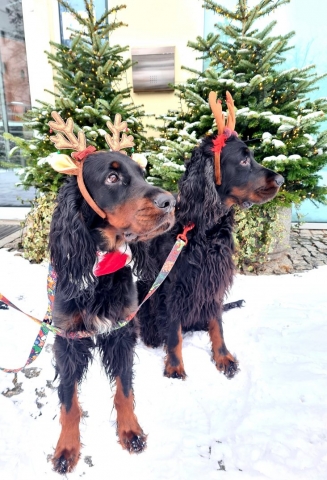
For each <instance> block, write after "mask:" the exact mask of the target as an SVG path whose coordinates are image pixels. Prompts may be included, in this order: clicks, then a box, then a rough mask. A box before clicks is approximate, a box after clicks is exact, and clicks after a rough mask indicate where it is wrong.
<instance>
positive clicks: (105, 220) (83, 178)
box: [49, 112, 175, 474]
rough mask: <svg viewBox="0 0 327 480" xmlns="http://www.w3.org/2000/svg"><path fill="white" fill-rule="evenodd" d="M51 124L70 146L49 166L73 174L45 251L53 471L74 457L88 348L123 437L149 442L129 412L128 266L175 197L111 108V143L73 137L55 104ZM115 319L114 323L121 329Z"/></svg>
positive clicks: (65, 468)
mask: <svg viewBox="0 0 327 480" xmlns="http://www.w3.org/2000/svg"><path fill="white" fill-rule="evenodd" d="M52 116H53V119H54V122H49V125H50V128H51V129H52V130H54V131H56V132H57V134H56V135H55V136H53V137H51V141H52V142H54V143H55V145H56V147H57V148H59V149H70V150H74V153H72V155H71V158H70V157H68V156H67V155H63V154H59V155H57V154H54V155H53V157H52V166H53V168H55V169H56V170H57V171H60V172H63V173H67V174H70V175H71V176H70V178H69V179H68V181H67V183H66V184H65V185H64V186H63V187H62V188H61V190H60V192H59V195H58V199H57V206H56V208H55V211H54V214H53V219H52V223H51V230H50V259H51V263H52V267H53V269H54V270H55V272H56V276H57V284H56V293H55V299H54V305H53V315H52V317H53V324H54V325H55V326H56V327H60V328H61V329H62V330H61V331H63V332H66V336H56V338H55V342H54V356H55V369H56V374H57V377H58V378H59V387H58V395H59V400H60V404H61V413H60V423H61V433H60V437H59V440H58V443H57V446H56V449H55V452H54V455H53V459H52V462H53V466H54V470H55V471H57V472H58V473H60V474H66V473H68V472H71V471H72V470H73V469H74V467H75V466H76V464H77V462H78V459H79V456H80V448H81V441H80V433H79V421H80V418H81V409H80V407H79V404H78V398H77V390H78V386H79V384H80V383H81V381H82V379H83V378H84V376H85V374H86V372H87V368H88V364H89V362H90V361H91V360H92V357H93V352H94V349H95V348H98V349H99V352H100V357H101V360H102V362H103V365H104V368H105V371H106V374H107V375H108V377H109V379H110V381H112V382H114V381H115V382H116V393H115V396H114V404H115V407H116V411H117V435H118V439H119V443H120V444H121V446H122V447H123V448H124V449H126V450H128V451H129V452H136V453H139V452H141V451H142V450H144V448H145V446H146V435H145V434H144V433H143V431H142V428H141V427H140V425H139V423H138V421H137V418H136V416H135V413H134V396H133V388H132V378H133V372H132V367H133V352H134V347H135V343H136V339H137V331H138V329H137V323H136V320H135V318H134V319H133V320H131V321H128V322H127V320H126V319H130V318H131V316H132V313H133V312H135V311H136V309H137V292H136V287H135V284H134V282H133V278H132V271H131V268H130V266H129V263H130V260H131V252H130V247H129V245H130V244H131V243H133V242H138V241H145V240H148V239H151V238H154V237H155V236H156V235H159V234H161V233H163V232H165V231H166V230H168V229H169V228H170V227H171V226H172V225H173V223H174V206H175V199H174V197H173V196H172V195H171V194H170V193H168V192H165V191H163V190H162V189H160V188H157V187H153V186H151V185H149V184H148V183H147V182H146V181H145V180H144V174H143V170H142V168H141V167H140V166H139V165H138V164H137V163H136V162H135V161H133V160H132V159H131V158H130V157H128V156H127V155H126V154H124V153H125V152H119V151H118V150H121V149H122V148H127V147H131V146H133V141H132V140H133V137H131V136H127V135H126V134H125V133H123V135H122V138H121V139H120V133H121V132H123V131H124V130H125V129H126V126H127V125H126V122H122V121H121V117H120V115H116V117H115V121H114V124H111V122H108V123H107V125H108V127H109V129H110V130H111V132H112V136H111V135H109V134H107V136H106V140H107V143H108V144H109V146H110V147H111V149H112V150H113V151H99V152H97V151H95V148H94V147H93V146H89V147H86V140H85V136H84V134H83V132H82V131H79V132H78V135H77V137H76V136H75V133H74V123H73V120H72V119H71V118H69V119H68V120H67V122H64V120H63V119H62V118H61V117H60V115H59V114H58V113H56V112H53V113H52ZM120 327H121V328H120Z"/></svg>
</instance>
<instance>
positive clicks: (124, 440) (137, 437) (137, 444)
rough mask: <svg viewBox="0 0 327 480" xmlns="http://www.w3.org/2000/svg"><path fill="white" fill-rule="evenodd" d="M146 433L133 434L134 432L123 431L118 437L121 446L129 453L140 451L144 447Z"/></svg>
mask: <svg viewBox="0 0 327 480" xmlns="http://www.w3.org/2000/svg"><path fill="white" fill-rule="evenodd" d="M146 439H147V435H145V434H144V433H143V432H142V433H139V434H135V433H134V432H125V433H124V434H123V435H121V436H120V438H119V443H120V444H121V446H122V447H123V448H124V449H125V450H128V451H129V453H141V452H143V450H145V449H146Z"/></svg>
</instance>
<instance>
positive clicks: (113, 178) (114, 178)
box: [106, 173, 119, 183]
mask: <svg viewBox="0 0 327 480" xmlns="http://www.w3.org/2000/svg"><path fill="white" fill-rule="evenodd" d="M118 180H119V177H118V175H117V174H116V173H111V174H110V175H108V177H107V181H106V183H117V182H118Z"/></svg>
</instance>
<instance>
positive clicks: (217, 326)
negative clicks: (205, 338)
mask: <svg viewBox="0 0 327 480" xmlns="http://www.w3.org/2000/svg"><path fill="white" fill-rule="evenodd" d="M208 330H209V335H210V340H211V345H212V358H213V361H214V362H215V364H216V367H217V369H218V370H219V371H221V372H223V373H224V374H225V375H226V377H227V378H233V377H234V375H235V374H236V373H237V371H238V362H237V360H236V358H234V357H233V355H232V354H231V353H229V351H228V350H227V347H226V345H225V341H224V335H223V327H222V319H221V316H219V318H218V319H213V320H211V321H210V322H209V325H208Z"/></svg>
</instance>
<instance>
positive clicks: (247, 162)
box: [240, 157, 250, 166]
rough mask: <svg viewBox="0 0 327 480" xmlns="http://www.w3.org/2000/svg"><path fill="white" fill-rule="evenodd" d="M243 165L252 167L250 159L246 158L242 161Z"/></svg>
mask: <svg viewBox="0 0 327 480" xmlns="http://www.w3.org/2000/svg"><path fill="white" fill-rule="evenodd" d="M240 164H241V165H243V166H244V165H250V157H245V158H243V160H241V161H240Z"/></svg>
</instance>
